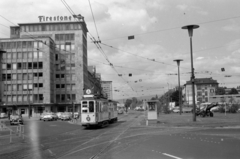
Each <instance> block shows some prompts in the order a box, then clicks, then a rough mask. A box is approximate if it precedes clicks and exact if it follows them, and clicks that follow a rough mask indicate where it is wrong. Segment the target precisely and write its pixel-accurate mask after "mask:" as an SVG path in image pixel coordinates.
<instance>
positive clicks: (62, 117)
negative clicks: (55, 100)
mask: <svg viewBox="0 0 240 159" xmlns="http://www.w3.org/2000/svg"><path fill="white" fill-rule="evenodd" d="M71 117H72V114H71V113H69V112H65V113H63V114H62V115H61V116H60V119H61V120H70V119H71Z"/></svg>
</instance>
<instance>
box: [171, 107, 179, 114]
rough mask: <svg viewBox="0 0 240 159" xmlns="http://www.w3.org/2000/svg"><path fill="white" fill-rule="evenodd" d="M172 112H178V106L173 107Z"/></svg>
mask: <svg viewBox="0 0 240 159" xmlns="http://www.w3.org/2000/svg"><path fill="white" fill-rule="evenodd" d="M172 112H173V113H180V109H179V107H175V108H173V109H172Z"/></svg>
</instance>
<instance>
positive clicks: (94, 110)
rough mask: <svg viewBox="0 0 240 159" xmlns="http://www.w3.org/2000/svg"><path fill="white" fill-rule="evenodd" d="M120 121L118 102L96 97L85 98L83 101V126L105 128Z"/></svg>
mask: <svg viewBox="0 0 240 159" xmlns="http://www.w3.org/2000/svg"><path fill="white" fill-rule="evenodd" d="M117 120H118V111H117V102H116V101H111V100H107V99H105V98H99V97H95V96H93V95H92V96H88V97H84V98H83V99H82V100H81V124H82V126H85V127H89V126H93V125H95V126H100V127H105V126H107V125H108V124H110V123H114V122H116V121H117Z"/></svg>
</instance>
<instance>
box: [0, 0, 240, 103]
mask: <svg viewBox="0 0 240 159" xmlns="http://www.w3.org/2000/svg"><path fill="white" fill-rule="evenodd" d="M62 1H63V0H17V1H16V0H5V1H3V0H2V1H0V6H1V10H0V15H1V17H0V28H1V29H0V38H8V37H9V31H10V30H9V26H13V24H18V23H32V22H39V19H38V16H41V15H42V16H65V15H69V16H70V15H71V14H70V12H69V11H68V10H67V8H66V7H65V6H64V4H63V3H62ZM65 2H66V3H67V4H68V5H69V7H70V8H71V9H72V11H73V12H74V13H75V14H81V15H82V16H83V17H84V19H85V22H86V24H87V28H88V31H89V34H88V65H95V66H96V70H97V72H98V73H100V74H101V78H102V80H105V81H112V82H113V98H114V99H122V98H131V97H140V96H148V95H158V96H160V95H161V94H163V93H164V92H166V91H167V90H168V89H171V88H173V87H176V86H178V76H177V75H176V74H177V71H178V68H177V64H176V62H174V61H173V60H175V59H182V60H183V61H182V62H181V63H180V83H181V85H183V84H185V83H186V81H188V80H190V72H191V59H190V40H189V35H188V32H187V30H183V29H181V28H182V27H183V26H186V25H190V24H196V25H199V26H200V27H199V28H198V29H195V30H194V31H193V38H192V41H193V65H194V69H195V72H196V73H195V77H196V78H210V77H212V78H213V79H214V80H217V82H218V83H219V86H222V87H229V88H232V87H237V86H240V37H239V35H240V10H239V8H240V1H239V0H208V1H206V0H65ZM89 3H90V4H91V7H90V4H89ZM91 8H92V12H93V16H94V18H93V16H92V13H91ZM3 17H4V18H5V19H4V18H3ZM6 19H7V20H9V21H10V22H9V21H7V20H6ZM94 19H95V23H94ZM95 24H96V25H95ZM95 26H96V27H95ZM90 34H91V35H92V36H93V37H95V39H96V40H98V36H99V39H100V40H101V43H100V45H101V48H102V50H103V52H101V51H99V49H98V48H97V47H96V45H95V44H94V43H93V42H92V41H91V40H90V38H89V35H90ZM128 36H134V39H131V40H128ZM106 57H107V59H108V60H107V59H106ZM110 63H111V64H112V66H111V65H110ZM221 68H225V71H224V72H223V71H221ZM118 74H121V75H122V76H119V75H118ZM129 74H132V76H129ZM226 76H227V77H226Z"/></svg>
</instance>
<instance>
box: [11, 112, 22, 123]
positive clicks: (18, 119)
mask: <svg viewBox="0 0 240 159" xmlns="http://www.w3.org/2000/svg"><path fill="white" fill-rule="evenodd" d="M15 124H23V118H22V116H21V115H18V114H15V115H11V116H10V125H15Z"/></svg>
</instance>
